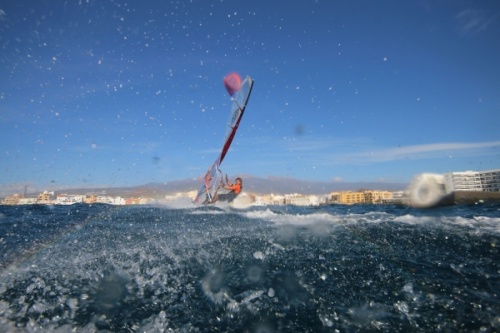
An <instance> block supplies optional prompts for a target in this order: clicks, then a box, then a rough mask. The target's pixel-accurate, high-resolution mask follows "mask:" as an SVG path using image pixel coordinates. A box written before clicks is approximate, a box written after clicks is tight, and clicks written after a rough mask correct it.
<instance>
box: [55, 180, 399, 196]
mask: <svg viewBox="0 0 500 333" xmlns="http://www.w3.org/2000/svg"><path fill="white" fill-rule="evenodd" d="M241 177H242V178H243V190H244V191H246V192H251V193H256V194H268V193H273V194H287V193H300V194H327V193H330V192H334V191H357V190H387V191H399V190H403V189H405V188H406V187H407V185H408V184H404V183H389V182H338V181H308V180H300V179H295V178H286V177H266V178H262V177H256V176H249V175H246V176H241ZM231 181H233V179H231ZM201 185H202V183H201V182H200V181H199V180H196V179H184V180H176V181H171V182H166V183H148V184H144V185H140V186H131V187H111V188H85V189H78V188H75V189H70V190H68V189H67V190H63V191H55V192H56V194H59V193H68V194H77V193H78V194H98V195H110V196H122V197H151V198H163V197H164V196H165V195H167V194H173V193H177V192H187V191H193V190H198V189H199V188H200V186H201Z"/></svg>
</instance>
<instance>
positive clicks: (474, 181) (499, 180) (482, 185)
mask: <svg viewBox="0 0 500 333" xmlns="http://www.w3.org/2000/svg"><path fill="white" fill-rule="evenodd" d="M443 177H444V185H445V189H446V192H447V193H450V192H455V191H481V192H499V191H500V169H495V170H487V171H463V172H449V173H446V174H444V175H443Z"/></svg>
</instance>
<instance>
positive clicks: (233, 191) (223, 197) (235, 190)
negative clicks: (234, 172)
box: [212, 175, 243, 203]
mask: <svg viewBox="0 0 500 333" xmlns="http://www.w3.org/2000/svg"><path fill="white" fill-rule="evenodd" d="M234 182H235V183H234V184H231V182H230V181H229V179H228V178H227V175H226V185H223V186H222V187H223V188H225V189H226V190H229V192H228V193H223V194H216V195H215V197H214V199H213V200H212V203H214V202H216V201H227V202H231V201H233V200H234V199H235V198H236V197H237V196H238V194H240V192H241V189H242V188H243V181H242V180H241V178H240V177H238V178H236V179H235V181H234Z"/></svg>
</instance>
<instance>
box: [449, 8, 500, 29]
mask: <svg viewBox="0 0 500 333" xmlns="http://www.w3.org/2000/svg"><path fill="white" fill-rule="evenodd" d="M497 17H498V14H496V15H494V16H489V17H487V16H486V15H485V14H484V13H483V12H482V11H480V10H476V9H471V8H468V9H464V10H462V11H461V12H460V13H458V14H457V15H456V16H455V18H456V19H457V20H458V23H459V28H460V31H461V32H462V33H464V34H473V33H478V32H481V31H483V30H486V29H487V28H488V26H489V25H490V24H491V23H492V22H493V21H494V20H495V19H496V18H497Z"/></svg>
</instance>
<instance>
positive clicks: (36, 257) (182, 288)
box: [0, 205, 500, 333]
mask: <svg viewBox="0 0 500 333" xmlns="http://www.w3.org/2000/svg"><path fill="white" fill-rule="evenodd" d="M499 247H500V206H499V205H473V206H455V207H448V208H441V209H435V210H415V209H410V208H406V207H397V206H370V205H366V206H340V205H338V206H323V207H307V208H299V207H290V206H286V207H285V206H280V207H253V208H248V209H245V210H234V209H231V208H228V207H225V208H220V207H204V208H194V207H191V208H189V207H184V208H181V209H174V208H169V207H152V206H146V207H145V206H141V207H114V206H105V205H93V206H88V205H74V206H16V207H8V206H0V332H26V331H28V332H70V331H72V332H107V331H112V332H216V331H217V332H219V331H223V332H237V331H240V332H259V333H264V332H373V331H386V332H429V331H441V332H457V331H462V332H495V331H500V297H499V293H500V255H499Z"/></svg>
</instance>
